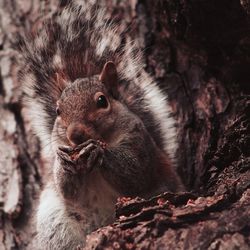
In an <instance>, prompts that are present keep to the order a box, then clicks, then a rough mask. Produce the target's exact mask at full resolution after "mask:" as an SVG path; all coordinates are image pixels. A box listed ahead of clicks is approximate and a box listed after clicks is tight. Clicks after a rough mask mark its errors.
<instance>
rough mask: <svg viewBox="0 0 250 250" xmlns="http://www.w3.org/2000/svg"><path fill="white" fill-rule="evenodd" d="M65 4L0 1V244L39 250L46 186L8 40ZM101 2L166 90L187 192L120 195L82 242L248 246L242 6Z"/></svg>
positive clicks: (245, 5) (249, 181)
mask: <svg viewBox="0 0 250 250" xmlns="http://www.w3.org/2000/svg"><path fill="white" fill-rule="evenodd" d="M65 2H66V1H61V6H59V4H58V2H57V1H56V0H53V1H38V0H27V1H22V0H16V1H8V0H2V1H1V2H0V17H1V18H0V67H1V68H0V69H1V71H0V117H1V120H0V186H1V188H0V249H1V250H2V249H36V245H35V243H34V242H32V239H33V238H34V237H35V234H36V232H35V227H34V220H33V216H32V214H33V211H34V209H35V207H36V203H37V198H38V197H39V192H40V190H41V188H42V186H43V183H45V182H46V174H45V167H46V159H45V158H44V157H42V156H41V155H40V150H41V149H40V146H39V141H38V139H37V138H36V137H35V136H34V135H33V134H32V130H31V128H30V123H29V120H28V119H27V116H26V115H25V112H26V111H25V110H24V109H23V108H22V106H21V104H20V101H19V100H20V97H21V95H22V93H21V91H20V89H19V85H20V83H19V82H18V77H17V73H18V71H19V70H20V68H19V67H18V63H17V62H18V61H19V60H22V58H20V56H19V55H18V54H17V53H16V52H15V51H14V50H13V49H12V45H13V44H14V43H15V34H16V33H21V34H23V33H24V32H32V31H33V30H35V29H36V28H37V27H38V26H39V25H40V24H41V23H42V21H43V20H44V19H46V18H48V17H51V16H52V14H53V13H55V12H56V11H57V10H59V8H61V7H63V5H64V4H65ZM106 3H107V7H108V11H110V12H111V13H112V15H113V16H114V17H115V18H116V19H118V20H120V21H121V22H123V23H124V24H125V25H124V26H121V29H125V28H126V27H129V29H126V34H127V35H129V36H132V37H133V38H134V39H138V41H139V44H140V46H141V48H142V49H143V51H144V55H145V57H144V58H145V67H146V70H147V71H148V72H149V73H150V74H152V75H153V76H154V78H155V79H156V81H157V83H158V84H159V86H160V87H161V88H162V89H163V91H165V92H166V94H168V96H169V101H170V104H171V106H172V108H173V111H174V117H175V118H176V121H177V129H178V140H179V145H180V147H179V149H178V153H177V160H178V172H179V173H180V175H181V177H182V179H183V182H184V183H185V185H186V187H187V190H188V191H189V192H186V193H182V194H170V193H164V194H162V195H160V196H158V197H153V198H152V199H149V200H143V199H140V198H136V199H129V198H121V199H120V200H119V202H118V204H117V209H116V216H117V220H116V222H115V223H114V224H112V225H109V226H107V227H104V228H101V229H99V230H97V231H96V232H94V233H92V234H90V235H89V237H88V240H87V245H86V249H105V248H106V249H249V246H250V191H249V186H250V171H249V169H250V133H249V132H250V125H249V124H250V95H249V92H250V74H249V68H250V33H249V30H250V2H249V1H248V0H241V1H240V0H230V1H229V0H220V1H218V0H204V1H199V0H189V1H188V0H176V1H170V0H165V1H163V0H156V1H153V0H145V1H142V0H131V1H118V0H109V1H106ZM122 31H124V30H121V32H122Z"/></svg>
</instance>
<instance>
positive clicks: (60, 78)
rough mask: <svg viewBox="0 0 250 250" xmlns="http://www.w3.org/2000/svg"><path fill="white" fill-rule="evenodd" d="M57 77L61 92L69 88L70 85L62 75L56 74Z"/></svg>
mask: <svg viewBox="0 0 250 250" xmlns="http://www.w3.org/2000/svg"><path fill="white" fill-rule="evenodd" d="M55 75H56V76H55V80H56V85H57V86H58V87H59V89H60V91H63V90H64V89H65V88H66V87H67V85H68V83H67V81H66V80H65V77H64V75H61V74H60V73H58V72H56V74H55Z"/></svg>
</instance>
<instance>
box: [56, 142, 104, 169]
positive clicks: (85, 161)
mask: <svg viewBox="0 0 250 250" xmlns="http://www.w3.org/2000/svg"><path fill="white" fill-rule="evenodd" d="M105 148H106V144H105V143H104V142H101V141H95V140H93V139H90V140H88V141H86V142H84V143H82V144H80V145H78V146H77V147H75V148H73V147H70V146H60V147H59V148H58V151H57V155H58V158H59V160H60V162H61V164H62V166H63V169H64V170H65V171H67V172H70V173H72V174H76V173H79V172H83V173H88V172H90V171H91V170H92V169H93V168H94V167H99V166H101V165H102V162H103V152H104V149H105Z"/></svg>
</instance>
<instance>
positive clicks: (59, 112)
mask: <svg viewBox="0 0 250 250" xmlns="http://www.w3.org/2000/svg"><path fill="white" fill-rule="evenodd" d="M56 114H57V115H58V116H59V115H60V114H61V111H60V109H59V108H58V107H57V108H56Z"/></svg>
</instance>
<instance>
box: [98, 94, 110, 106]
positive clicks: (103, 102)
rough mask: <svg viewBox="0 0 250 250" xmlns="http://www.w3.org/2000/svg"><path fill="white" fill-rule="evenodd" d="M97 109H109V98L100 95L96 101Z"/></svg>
mask: <svg viewBox="0 0 250 250" xmlns="http://www.w3.org/2000/svg"><path fill="white" fill-rule="evenodd" d="M96 105H97V108H107V107H108V101H107V98H106V97H105V96H104V95H100V96H99V97H98V98H97V100H96Z"/></svg>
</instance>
